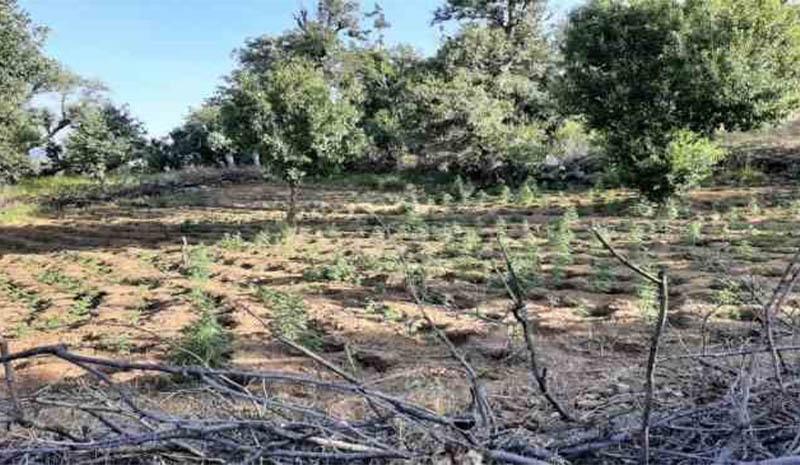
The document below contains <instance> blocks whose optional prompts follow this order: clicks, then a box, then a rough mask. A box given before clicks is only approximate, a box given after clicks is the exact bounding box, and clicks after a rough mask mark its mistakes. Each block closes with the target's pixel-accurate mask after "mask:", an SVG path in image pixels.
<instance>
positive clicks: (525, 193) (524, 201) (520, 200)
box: [517, 183, 536, 207]
mask: <svg viewBox="0 0 800 465" xmlns="http://www.w3.org/2000/svg"><path fill="white" fill-rule="evenodd" d="M535 201H536V196H535V195H534V193H533V190H531V188H530V186H529V185H528V184H527V183H526V184H523V185H522V186H521V187H520V188H519V190H518V191H517V205H521V206H523V207H529V206H531V205H533V203H534V202H535Z"/></svg>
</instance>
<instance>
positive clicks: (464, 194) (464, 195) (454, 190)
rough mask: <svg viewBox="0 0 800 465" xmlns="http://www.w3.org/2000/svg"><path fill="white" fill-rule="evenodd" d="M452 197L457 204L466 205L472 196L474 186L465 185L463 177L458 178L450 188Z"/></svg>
mask: <svg viewBox="0 0 800 465" xmlns="http://www.w3.org/2000/svg"><path fill="white" fill-rule="evenodd" d="M450 195H452V196H453V198H454V199H455V201H456V202H458V203H465V202H466V201H467V200H469V197H470V195H472V186H470V185H469V184H468V183H465V182H464V180H463V179H462V178H461V176H456V179H455V180H453V185H452V186H450Z"/></svg>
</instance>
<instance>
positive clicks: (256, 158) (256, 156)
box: [252, 152, 261, 168]
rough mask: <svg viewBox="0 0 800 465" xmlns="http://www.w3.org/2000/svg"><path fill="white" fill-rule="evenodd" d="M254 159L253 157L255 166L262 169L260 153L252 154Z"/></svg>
mask: <svg viewBox="0 0 800 465" xmlns="http://www.w3.org/2000/svg"><path fill="white" fill-rule="evenodd" d="M252 157H253V166H257V167H259V168H260V167H261V155H259V153H258V152H253V153H252Z"/></svg>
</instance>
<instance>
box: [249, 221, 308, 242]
mask: <svg viewBox="0 0 800 465" xmlns="http://www.w3.org/2000/svg"><path fill="white" fill-rule="evenodd" d="M296 235H297V229H296V228H294V227H292V226H291V225H289V224H287V223H284V222H281V223H279V224H278V225H277V226H275V227H272V228H267V229H264V230H262V231H259V232H258V234H256V237H255V238H254V239H253V242H254V243H255V244H256V245H258V246H272V245H282V246H284V247H291V246H292V245H293V244H294V240H295V236H296Z"/></svg>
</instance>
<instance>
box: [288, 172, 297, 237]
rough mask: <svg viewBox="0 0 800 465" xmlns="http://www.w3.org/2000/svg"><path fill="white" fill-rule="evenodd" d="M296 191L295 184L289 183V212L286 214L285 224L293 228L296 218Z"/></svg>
mask: <svg viewBox="0 0 800 465" xmlns="http://www.w3.org/2000/svg"><path fill="white" fill-rule="evenodd" d="M297 190H298V185H297V184H296V183H293V182H290V183H289V210H287V212H286V224H288V225H289V226H294V225H295V221H296V218H297Z"/></svg>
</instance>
